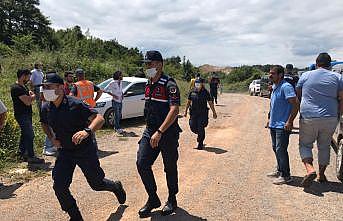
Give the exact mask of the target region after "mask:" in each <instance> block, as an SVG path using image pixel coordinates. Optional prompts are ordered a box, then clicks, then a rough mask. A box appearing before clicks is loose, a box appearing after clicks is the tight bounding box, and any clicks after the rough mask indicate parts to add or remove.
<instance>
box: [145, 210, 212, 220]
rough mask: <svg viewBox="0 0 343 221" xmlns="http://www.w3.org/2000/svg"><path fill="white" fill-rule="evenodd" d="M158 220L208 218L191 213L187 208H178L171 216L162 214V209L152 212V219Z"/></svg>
mask: <svg viewBox="0 0 343 221" xmlns="http://www.w3.org/2000/svg"><path fill="white" fill-rule="evenodd" d="M158 220H163V221H168V220H169V221H175V220H177V221H206V220H207V219H203V218H201V217H198V216H193V215H191V214H189V213H188V212H187V211H186V210H184V209H182V208H180V207H179V208H177V210H176V211H175V213H174V214H172V215H170V216H162V215H161V211H154V212H152V213H151V221H158Z"/></svg>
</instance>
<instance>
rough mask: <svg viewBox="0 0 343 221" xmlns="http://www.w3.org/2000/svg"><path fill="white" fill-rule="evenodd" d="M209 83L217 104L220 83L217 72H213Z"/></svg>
mask: <svg viewBox="0 0 343 221" xmlns="http://www.w3.org/2000/svg"><path fill="white" fill-rule="evenodd" d="M209 83H210V93H211V96H212V98H213V100H214V102H216V104H217V103H218V102H217V97H218V87H219V84H220V80H219V77H218V76H217V75H216V74H215V73H213V75H212V77H211V79H210V82H209Z"/></svg>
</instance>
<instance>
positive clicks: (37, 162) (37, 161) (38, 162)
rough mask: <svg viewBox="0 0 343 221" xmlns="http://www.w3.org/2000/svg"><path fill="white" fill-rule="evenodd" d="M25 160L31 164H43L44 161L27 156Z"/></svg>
mask: <svg viewBox="0 0 343 221" xmlns="http://www.w3.org/2000/svg"><path fill="white" fill-rule="evenodd" d="M27 162H28V163H31V164H43V163H44V162H45V161H44V159H41V158H38V157H29V158H27Z"/></svg>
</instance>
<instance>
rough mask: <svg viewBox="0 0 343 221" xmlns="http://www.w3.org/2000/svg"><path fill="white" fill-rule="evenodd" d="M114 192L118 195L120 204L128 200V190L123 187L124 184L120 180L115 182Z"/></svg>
mask: <svg viewBox="0 0 343 221" xmlns="http://www.w3.org/2000/svg"><path fill="white" fill-rule="evenodd" d="M113 193H114V194H115V195H116V197H117V199H118V202H119V203H120V204H124V203H125V201H126V192H125V190H124V188H123V185H122V184H121V182H120V181H115V182H114V190H113Z"/></svg>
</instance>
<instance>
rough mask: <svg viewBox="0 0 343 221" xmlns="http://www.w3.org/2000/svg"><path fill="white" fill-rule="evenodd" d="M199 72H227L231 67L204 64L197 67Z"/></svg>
mask: <svg viewBox="0 0 343 221" xmlns="http://www.w3.org/2000/svg"><path fill="white" fill-rule="evenodd" d="M199 69H200V72H202V73H204V74H208V73H210V72H223V73H225V74H229V73H230V72H231V71H232V69H233V68H232V67H229V66H228V67H218V66H213V65H209V64H204V65H201V66H200V67H199Z"/></svg>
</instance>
